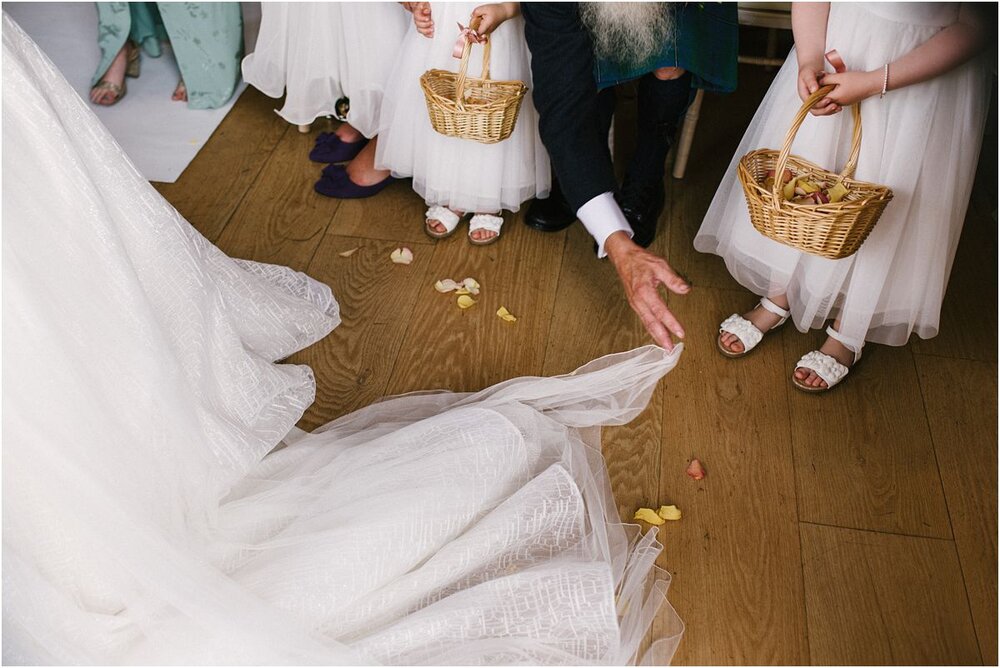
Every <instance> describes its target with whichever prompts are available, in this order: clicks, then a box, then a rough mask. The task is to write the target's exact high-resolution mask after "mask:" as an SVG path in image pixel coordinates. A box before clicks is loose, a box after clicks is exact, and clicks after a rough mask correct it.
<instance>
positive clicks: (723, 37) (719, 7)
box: [594, 2, 739, 93]
mask: <svg viewBox="0 0 1000 668" xmlns="http://www.w3.org/2000/svg"><path fill="white" fill-rule="evenodd" d="M670 7H671V11H673V12H674V21H675V30H674V34H675V35H676V41H671V42H668V43H667V44H664V46H663V50H662V51H660V53H658V54H657V55H656V56H654V57H653V58H650V59H649V60H647V61H646V62H644V63H641V64H638V65H632V64H623V63H618V62H615V61H612V60H607V59H599V60H597V62H596V63H595V65H594V77H595V78H596V79H597V87H598V89H603V88H608V87H609V86H615V85H617V84H620V83H624V82H626V81H631V80H632V79H638V78H639V77H641V76H642V75H644V74H646V73H647V72H652V71H653V70H655V69H658V68H660V67H682V68H684V69H685V70H687V71H688V72H691V74H692V75H693V76H692V80H691V87H692V88H703V89H704V90H707V91H713V92H717V93H731V92H733V91H734V90H736V70H737V63H736V58H737V56H738V54H739V18H738V16H737V10H736V3H735V2H677V3H671V5H670Z"/></svg>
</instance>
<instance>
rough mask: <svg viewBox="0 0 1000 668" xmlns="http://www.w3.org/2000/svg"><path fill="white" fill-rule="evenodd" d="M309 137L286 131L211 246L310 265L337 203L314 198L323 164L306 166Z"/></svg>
mask: <svg viewBox="0 0 1000 668" xmlns="http://www.w3.org/2000/svg"><path fill="white" fill-rule="evenodd" d="M313 142H314V137H313V136H312V135H305V134H300V133H299V132H296V131H295V130H294V128H292V130H290V131H288V132H285V134H284V136H283V137H282V139H281V142H280V143H279V144H278V146H277V148H275V150H274V152H273V153H272V154H271V157H270V158H269V159H268V161H267V164H266V166H265V167H264V169H262V170H261V172H260V175H259V176H258V178H257V181H256V182H255V183H254V186H253V188H252V189H251V191H250V192H249V193H247V195H246V197H244V198H243V200H242V201H241V202H240V205H239V207H238V208H237V209H236V212H235V213H234V214H233V217H232V220H230V222H229V224H228V225H226V229H225V230H223V232H222V234H221V235H220V236H219V239H218V241H217V242H216V243H217V244H218V246H219V248H221V249H222V250H224V251H225V252H226V253H229V254H230V255H233V256H234V257H242V258H246V259H250V260H257V261H258V262H270V263H274V264H284V265H288V266H290V267H293V268H294V269H297V270H299V271H302V270H304V269H305V268H306V267H307V266H309V262H310V260H311V259H312V256H313V254H314V253H315V252H316V249H317V248H318V247H319V243H320V241H321V240H322V238H323V234H324V233H325V232H326V229H327V227H328V226H329V224H330V221H331V220H332V219H333V214H334V212H335V211H336V210H337V206H338V205H339V204H340V201H339V200H335V199H330V198H328V197H322V196H320V195H317V194H316V193H315V192H314V191H313V183H314V182H315V181H316V180H317V179H318V178H319V176H320V171H321V170H322V165H318V164H316V163H314V162H310V161H309V159H308V155H309V151H310V149H311V148H312V146H313Z"/></svg>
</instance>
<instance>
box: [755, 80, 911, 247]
mask: <svg viewBox="0 0 1000 668" xmlns="http://www.w3.org/2000/svg"><path fill="white" fill-rule="evenodd" d="M833 89H834V86H823V87H822V88H820V89H819V90H817V91H816V92H815V93H813V94H812V95H811V96H810V97H809V99H807V100H806V101H805V102H804V103H803V105H802V107H801V108H800V109H799V111H798V113H797V114H796V115H795V118H794V120H793V121H792V125H791V127H790V128H788V132H787V133H786V135H785V143H784V145H783V146H782V147H781V150H780V151H775V150H772V149H759V150H756V151H751V152H750V153H747V154H746V155H745V156H743V157H742V158H741V159H740V162H739V165H738V166H737V174H738V175H739V179H740V183H741V184H742V185H743V193H744V194H745V195H746V198H747V207H748V208H749V210H750V222H751V223H752V224H753V226H754V227H755V228H756V229H757V231H758V232H760V233H761V234H763V235H764V236H766V237H769V238H771V239H773V240H775V241H777V242H779V243H783V244H785V245H786V246H791V247H793V248H797V249H799V250H801V251H803V252H806V253H810V254H812V255H819V256H821V257H826V258H830V259H832V260H838V259H840V258H844V257H848V256H849V255H852V254H854V253H855V252H856V251H857V250H858V248H860V247H861V244H862V243H864V241H865V239H866V238H867V237H868V234H869V233H870V232H871V231H872V228H873V227H875V223H876V222H878V219H879V216H881V215H882V211H883V210H884V209H885V205H886V204H888V203H889V201H890V200H891V199H892V191H891V190H890V189H889V188H886V187H885V186H880V185H877V184H874V183H866V182H864V181H856V180H854V179H853V178H852V177H853V176H854V170H855V168H856V167H857V164H858V154H859V153H860V152H861V109H860V106H861V105H860V103H859V104H855V105H852V107H851V112H852V114H853V116H854V134H853V136H852V138H851V153H850V156H849V157H848V160H847V165H845V166H844V170H843V171H842V172H840V173H839V174H836V173H834V172H829V171H827V170H825V169H823V168H822V167H820V166H818V165H815V164H813V163H811V162H808V161H806V160H803V159H802V158H798V157H796V156H794V155H791V150H792V141H793V140H794V139H795V135H796V133H797V132H798V130H799V127H800V126H801V125H802V121H804V120H805V117H806V115H807V114H808V113H809V110H810V109H811V108H812V106H813V105H814V104H816V102H818V101H819V100H820V99H822V98H823V97H824V96H825V95H826V94H827V93H829V92H830V91H832V90H833ZM786 167H787V168H788V169H790V170H791V171H792V174H794V175H795V176H804V177H806V178H808V179H809V180H812V181H829V182H831V183H836V182H838V181H842V182H843V184H844V186H846V187H847V189H848V192H847V194H846V195H845V196H844V199H843V200H841V201H840V202H831V203H829V204H797V203H795V202H790V201H788V200H786V199H784V198H783V197H782V195H781V189H782V185H783V184H782V178H781V176H782V174H784V171H785V168H786ZM770 170H774V176H775V178H774V185H773V186H772V187H771V188H770V189H768V188H765V187H764V185H763V184H764V179H765V178H766V176H767V173H768V171H770Z"/></svg>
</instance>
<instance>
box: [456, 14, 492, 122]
mask: <svg viewBox="0 0 1000 668" xmlns="http://www.w3.org/2000/svg"><path fill="white" fill-rule="evenodd" d="M481 22H482V18H481V17H478V16H476V17H473V19H472V21H470V22H469V28H471V29H472V30H478V29H479V24H480V23H481ZM490 44H491V42H490V38H489V35H487V36H486V42H485V43H484V44H483V72H482V75H481V76H480V78H481V79H489V78H490ZM471 53H472V42H470V41H469V40H466V41H465V47H463V49H462V64H461V66H459V68H458V81H457V82H456V83H455V104H457V105H458V108H459V109H462V108H463V105H462V100H463V99H464V98H463V97H462V94H463V93H464V92H465V78H466V75H467V72H468V69H469V55H470V54H471Z"/></svg>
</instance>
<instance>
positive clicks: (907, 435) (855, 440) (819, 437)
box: [782, 328, 951, 538]
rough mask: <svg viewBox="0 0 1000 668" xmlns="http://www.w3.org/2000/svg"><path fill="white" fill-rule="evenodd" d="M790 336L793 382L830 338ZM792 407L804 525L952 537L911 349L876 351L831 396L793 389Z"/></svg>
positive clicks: (786, 369)
mask: <svg viewBox="0 0 1000 668" xmlns="http://www.w3.org/2000/svg"><path fill="white" fill-rule="evenodd" d="M784 334H785V337H784V341H785V347H784V348H785V363H784V365H783V368H782V372H783V375H785V377H786V378H788V377H790V375H791V373H792V369H793V368H794V365H795V363H796V362H797V361H798V359H799V358H800V357H801V356H802V355H803V354H804V353H806V352H808V351H809V350H814V349H817V348H819V346H820V345H821V344H822V342H823V339H824V338H825V334H824V333H822V332H815V331H814V332H810V333H809V334H805V335H802V334H798V333H797V332H796V331H795V330H794V328H789V329H787V330H786V331H785V332H784ZM786 382H790V381H786ZM789 387H791V386H790V385H789ZM788 405H789V408H790V414H791V432H792V444H793V445H794V447H795V472H796V477H797V479H798V489H799V497H798V503H799V519H801V520H802V521H804V522H815V523H817V524H831V525H836V526H842V527H853V528H857V529H872V530H876V531H886V532H891V533H901V534H909V535H915V536H932V537H935V538H951V527H950V525H949V522H948V513H947V509H946V507H945V503H944V494H943V491H942V489H941V481H940V478H939V477H938V470H937V462H936V461H935V459H934V449H933V447H932V444H931V439H930V431H929V430H928V427H927V421H926V420H925V419H924V418H923V417H922V413H923V401H922V398H921V395H920V385H919V383H918V382H917V376H916V372H915V370H914V368H913V360H912V356H911V354H910V351H909V349H906V348H892V347H888V346H875V345H868V346H866V347H865V356H864V357H863V358H862V360H861V362H860V363H859V364H858V366H857V367H856V368H854V369H853V370H852V371H851V373H850V376H849V377H848V378H847V379H846V380H844V381H843V383H842V384H841V385H840V386H838V387H837V388H835V389H834V390H833V391H831V392H829V393H826V394H823V395H811V394H806V393H804V392H799V391H793V392H791V393H790V394H789V403H788Z"/></svg>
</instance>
